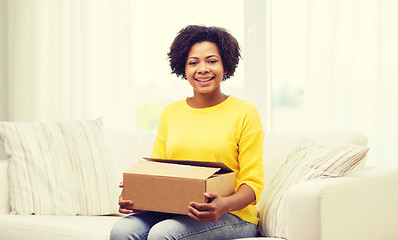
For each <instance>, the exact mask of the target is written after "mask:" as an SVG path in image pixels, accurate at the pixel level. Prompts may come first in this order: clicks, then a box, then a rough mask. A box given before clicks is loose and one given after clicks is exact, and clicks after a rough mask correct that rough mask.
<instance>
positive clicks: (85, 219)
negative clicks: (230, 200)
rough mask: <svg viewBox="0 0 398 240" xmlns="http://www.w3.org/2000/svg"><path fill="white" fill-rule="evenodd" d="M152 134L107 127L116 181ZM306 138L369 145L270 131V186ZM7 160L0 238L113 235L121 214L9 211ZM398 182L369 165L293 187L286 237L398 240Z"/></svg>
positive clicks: (1, 173)
mask: <svg viewBox="0 0 398 240" xmlns="http://www.w3.org/2000/svg"><path fill="white" fill-rule="evenodd" d="M154 137H155V132H153V131H138V132H122V131H117V130H111V129H107V130H106V139H107V143H108V144H109V147H110V150H111V156H112V161H114V166H115V168H116V169H115V174H116V176H117V177H118V179H120V180H121V179H122V172H123V171H124V170H125V169H127V168H128V167H129V166H130V165H132V164H133V162H134V161H135V160H138V159H141V158H142V157H143V156H149V155H150V152H151V148H152V144H153V141H154ZM307 137H309V138H311V139H312V140H314V141H317V142H321V143H340V142H349V143H354V144H358V145H366V143H367V139H366V137H365V136H364V135H362V134H360V133H357V132H339V133H320V134H311V135H309V136H299V135H267V136H266V139H265V142H264V169H265V185H266V187H267V185H269V184H270V182H271V180H272V178H273V176H274V175H275V173H276V172H277V171H278V169H279V167H280V165H281V164H282V162H283V161H284V160H285V159H286V157H287V155H288V153H289V152H290V151H291V150H292V149H294V147H295V146H296V145H297V144H298V143H299V142H300V141H302V140H303V139H304V138H307ZM1 155H2V154H1V153H0V156H1ZM374 157H375V156H374ZM3 158H4V156H3ZM7 164H8V160H0V183H1V187H0V240H17V239H18V240H19V239H24V240H33V239H41V240H44V239H51V240H54V239H57V240H72V239H84V240H94V239H95V240H101V239H103V240H105V239H109V231H110V229H111V227H112V225H113V224H114V222H115V221H117V220H118V219H119V218H120V217H121V216H34V215H30V216H21V215H10V214H9V212H10V206H9V195H8V180H7ZM397 183H398V170H397V169H382V168H365V169H364V170H360V171H356V172H352V173H350V174H349V175H348V176H345V177H341V178H331V179H323V180H315V181H310V182H305V183H301V184H298V185H295V186H294V187H292V188H291V189H290V190H289V194H288V201H287V209H288V210H287V211H288V213H287V214H288V225H289V228H288V239H289V240H348V239H350V240H380V239H388V240H392V239H398V228H397V226H398V205H397V203H398V188H397V186H396V185H397ZM115 204H117V199H115ZM256 239H258V238H256ZM263 239H274V238H267V237H263Z"/></svg>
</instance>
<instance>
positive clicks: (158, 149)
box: [151, 109, 167, 159]
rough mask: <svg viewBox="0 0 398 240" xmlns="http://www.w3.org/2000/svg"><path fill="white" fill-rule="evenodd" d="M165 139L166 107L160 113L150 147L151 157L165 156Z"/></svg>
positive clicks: (163, 157)
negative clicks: (151, 147) (151, 146)
mask: <svg viewBox="0 0 398 240" xmlns="http://www.w3.org/2000/svg"><path fill="white" fill-rule="evenodd" d="M166 141H167V112H166V109H163V111H162V112H161V114H160V119H159V125H158V132H157V135H156V139H155V143H154V144H153V149H152V154H151V157H152V158H162V159H165V158H167V153H166Z"/></svg>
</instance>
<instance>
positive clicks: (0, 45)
mask: <svg viewBox="0 0 398 240" xmlns="http://www.w3.org/2000/svg"><path fill="white" fill-rule="evenodd" d="M6 9H7V3H6V0H0V121H4V120H7V81H6V78H7V61H6V56H7V55H6V49H7V48H6V45H7V34H6V32H7V29H6V21H7V11H6Z"/></svg>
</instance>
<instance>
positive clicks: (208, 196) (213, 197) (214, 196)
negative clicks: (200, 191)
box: [204, 192, 220, 203]
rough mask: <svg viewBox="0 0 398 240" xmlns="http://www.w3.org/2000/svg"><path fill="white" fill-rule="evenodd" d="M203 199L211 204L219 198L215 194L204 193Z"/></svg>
mask: <svg viewBox="0 0 398 240" xmlns="http://www.w3.org/2000/svg"><path fill="white" fill-rule="evenodd" d="M204 195H205V197H206V198H207V199H208V201H207V202H208V203H210V202H212V201H213V200H214V199H216V198H219V197H220V195H218V194H217V193H211V192H210V193H208V192H206V193H204Z"/></svg>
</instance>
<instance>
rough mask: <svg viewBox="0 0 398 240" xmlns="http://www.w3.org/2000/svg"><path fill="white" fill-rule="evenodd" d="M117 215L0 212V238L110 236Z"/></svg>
mask: <svg viewBox="0 0 398 240" xmlns="http://www.w3.org/2000/svg"><path fill="white" fill-rule="evenodd" d="M119 218H120V216H34V215H26V216H22V215H0V232H1V239H7V240H20V239H24V240H41V239H57V240H72V239H73V240H75V239H81V240H83V239H84V240H109V232H110V230H111V229H112V226H113V224H114V223H115V222H116V221H117V220H118V219H119Z"/></svg>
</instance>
